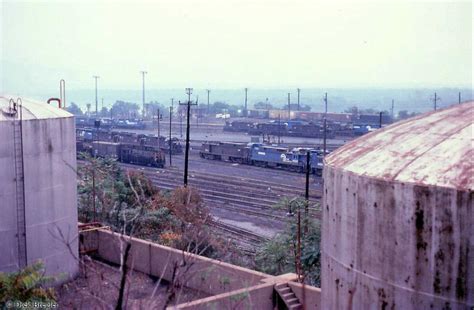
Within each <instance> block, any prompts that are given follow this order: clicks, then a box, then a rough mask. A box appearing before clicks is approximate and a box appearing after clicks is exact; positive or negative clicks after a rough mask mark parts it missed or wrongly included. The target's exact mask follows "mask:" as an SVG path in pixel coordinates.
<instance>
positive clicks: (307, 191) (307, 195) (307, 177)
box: [304, 151, 317, 233]
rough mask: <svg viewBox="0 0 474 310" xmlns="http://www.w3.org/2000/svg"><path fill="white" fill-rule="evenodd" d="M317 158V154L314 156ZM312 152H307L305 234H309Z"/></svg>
mask: <svg viewBox="0 0 474 310" xmlns="http://www.w3.org/2000/svg"><path fill="white" fill-rule="evenodd" d="M314 155H315V156H317V154H314ZM310 157H311V152H310V151H307V152H306V188H305V194H304V198H305V208H304V218H305V222H304V232H305V233H308V216H309V174H310V172H311V162H310Z"/></svg>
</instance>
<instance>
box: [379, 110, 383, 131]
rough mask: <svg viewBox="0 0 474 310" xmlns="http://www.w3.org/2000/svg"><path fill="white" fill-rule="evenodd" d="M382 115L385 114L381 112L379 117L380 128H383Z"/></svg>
mask: <svg viewBox="0 0 474 310" xmlns="http://www.w3.org/2000/svg"><path fill="white" fill-rule="evenodd" d="M382 114H383V112H380V115H379V128H382Z"/></svg>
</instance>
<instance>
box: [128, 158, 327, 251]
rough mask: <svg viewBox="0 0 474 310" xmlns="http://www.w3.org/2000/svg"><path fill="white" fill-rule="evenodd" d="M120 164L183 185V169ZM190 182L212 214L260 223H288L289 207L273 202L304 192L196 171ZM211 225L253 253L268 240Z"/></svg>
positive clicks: (313, 194)
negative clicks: (240, 217) (233, 215)
mask: <svg viewBox="0 0 474 310" xmlns="http://www.w3.org/2000/svg"><path fill="white" fill-rule="evenodd" d="M120 165H121V166H122V167H124V168H125V169H133V170H140V171H142V172H143V173H144V174H145V175H146V176H147V177H148V178H149V179H150V181H151V182H152V183H153V184H154V185H155V186H157V187H158V188H161V189H167V190H173V189H175V188H176V187H179V186H182V175H181V171H180V170H177V169H156V168H149V167H140V166H136V165H130V164H120ZM188 184H189V185H190V186H193V187H195V188H197V189H198V190H199V191H200V194H201V197H202V198H203V200H204V202H205V204H206V205H207V206H208V207H209V208H210V210H211V213H212V210H213V209H219V210H225V211H228V213H229V214H231V213H234V214H236V216H238V215H245V216H246V217H248V218H255V219H256V220H255V222H257V223H258V222H259V221H261V220H262V219H265V220H267V219H268V220H273V221H278V222H283V223H286V222H287V221H288V216H287V214H286V212H287V210H282V209H278V208H275V207H274V205H276V204H277V203H279V202H280V200H281V199H282V198H283V197H288V198H293V197H295V196H301V195H302V190H301V189H300V188H298V187H296V186H292V185H288V184H281V183H276V182H271V181H264V180H255V179H251V178H247V177H239V176H228V175H220V174H215V173H205V172H197V171H190V174H189V179H188ZM320 197H321V191H320V190H314V189H313V190H311V191H310V201H312V202H314V201H318V200H319V199H320ZM309 214H310V216H311V217H313V218H320V217H321V212H320V210H318V209H316V208H310V213H309ZM250 221H252V220H250ZM252 222H254V221H252ZM211 226H213V228H214V229H216V230H218V231H220V232H223V233H225V234H226V236H228V237H229V238H230V239H232V240H234V241H235V242H236V243H238V244H240V246H241V249H242V251H244V252H246V253H252V252H254V251H255V247H256V246H257V245H258V244H260V243H261V242H263V241H265V240H268V238H267V237H266V236H263V235H260V234H258V233H255V232H252V231H249V230H247V229H244V228H241V227H239V226H236V225H230V224H227V223H224V222H216V221H213V223H212V224H211Z"/></svg>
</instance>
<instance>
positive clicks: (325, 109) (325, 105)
mask: <svg viewBox="0 0 474 310" xmlns="http://www.w3.org/2000/svg"><path fill="white" fill-rule="evenodd" d="M327 114H328V93H325V94H324V123H323V126H324V128H323V152H324V153H323V158H324V157H326V127H327V126H326V122H327V120H326V119H327Z"/></svg>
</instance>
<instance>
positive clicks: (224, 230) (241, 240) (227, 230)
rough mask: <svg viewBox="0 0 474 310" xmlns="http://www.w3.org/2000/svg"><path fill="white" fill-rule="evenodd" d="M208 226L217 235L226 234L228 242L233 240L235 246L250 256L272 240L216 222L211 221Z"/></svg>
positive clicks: (237, 227)
mask: <svg viewBox="0 0 474 310" xmlns="http://www.w3.org/2000/svg"><path fill="white" fill-rule="evenodd" d="M208 225H209V226H210V227H211V228H214V229H215V230H216V233H217V234H220V235H224V234H225V237H226V238H227V239H228V240H229V239H230V240H232V241H233V242H234V244H235V246H237V247H238V248H239V249H240V250H241V251H242V252H243V253H245V254H248V255H254V254H255V251H256V249H257V248H258V246H260V245H261V244H262V243H263V242H266V241H268V240H270V239H269V238H266V237H264V236H261V235H259V234H256V233H254V232H252V231H250V230H247V229H244V228H241V227H239V226H235V225H231V224H228V223H223V222H220V221H216V220H212V221H210V222H209V223H208Z"/></svg>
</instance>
